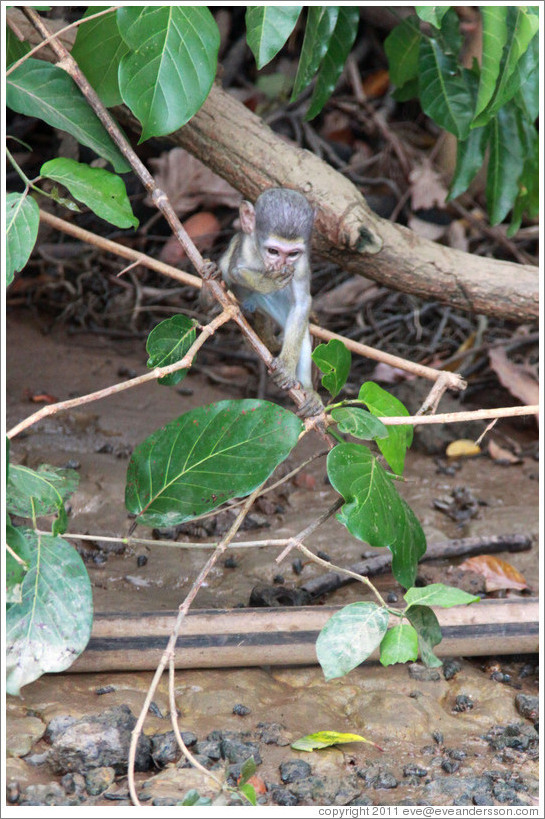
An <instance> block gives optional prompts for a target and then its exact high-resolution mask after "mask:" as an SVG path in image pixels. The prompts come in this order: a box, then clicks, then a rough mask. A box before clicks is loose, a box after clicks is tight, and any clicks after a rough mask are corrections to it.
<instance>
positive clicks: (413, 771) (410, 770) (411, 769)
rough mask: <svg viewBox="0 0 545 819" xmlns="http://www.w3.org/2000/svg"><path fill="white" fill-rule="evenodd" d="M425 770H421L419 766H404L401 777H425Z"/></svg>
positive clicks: (426, 771)
mask: <svg viewBox="0 0 545 819" xmlns="http://www.w3.org/2000/svg"><path fill="white" fill-rule="evenodd" d="M427 773H428V769H427V768H421V767H420V765H414V764H410V765H405V767H404V768H403V776H426V774H427Z"/></svg>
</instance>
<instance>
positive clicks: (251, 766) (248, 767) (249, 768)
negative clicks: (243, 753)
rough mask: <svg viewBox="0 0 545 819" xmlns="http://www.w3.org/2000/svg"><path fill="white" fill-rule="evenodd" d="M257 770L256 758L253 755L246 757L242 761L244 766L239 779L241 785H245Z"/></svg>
mask: <svg viewBox="0 0 545 819" xmlns="http://www.w3.org/2000/svg"><path fill="white" fill-rule="evenodd" d="M256 771H257V765H256V764H255V759H254V758H253V756H249V757H248V759H245V760H244V762H243V763H242V768H241V769H240V779H239V780H238V784H239V785H244V783H245V782H247V781H248V780H249V779H250V777H252V776H253V775H254V774H255V772H256Z"/></svg>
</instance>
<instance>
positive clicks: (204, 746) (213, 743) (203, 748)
mask: <svg viewBox="0 0 545 819" xmlns="http://www.w3.org/2000/svg"><path fill="white" fill-rule="evenodd" d="M195 753H196V754H201V755H202V756H207V757H208V759H212V760H213V761H214V762H217V760H218V759H221V747H220V741H219V740H205V741H204V742H197V744H196V745H195Z"/></svg>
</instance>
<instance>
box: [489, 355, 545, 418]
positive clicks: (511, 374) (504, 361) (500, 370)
mask: <svg viewBox="0 0 545 819" xmlns="http://www.w3.org/2000/svg"><path fill="white" fill-rule="evenodd" d="M488 357H489V359H490V366H491V367H492V369H493V370H494V372H495V373H496V375H497V376H498V378H499V380H500V383H501V384H502V385H503V386H504V387H505V388H506V389H507V390H509V392H510V393H511V395H514V396H515V398H519V399H520V400H521V401H522V403H523V404H528V405H533V404H539V386H538V384H537V382H536V381H534V379H533V378H531V377H530V376H529V375H528V374H527V373H526V372H525V371H524V370H523V369H522V367H519V366H518V365H517V364H513V362H512V361H510V360H509V359H508V358H507V355H506V352H505V350H504V349H503V347H494V348H493V349H491V350H489V351H488Z"/></svg>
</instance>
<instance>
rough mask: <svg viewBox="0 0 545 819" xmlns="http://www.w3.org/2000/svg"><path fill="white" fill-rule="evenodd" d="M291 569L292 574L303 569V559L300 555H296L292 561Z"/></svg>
mask: <svg viewBox="0 0 545 819" xmlns="http://www.w3.org/2000/svg"><path fill="white" fill-rule="evenodd" d="M291 569H292V571H293V573H294V574H301V572H302V571H303V561H302V560H301V558H300V557H296V558H295V560H293V561H292V564H291Z"/></svg>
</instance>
